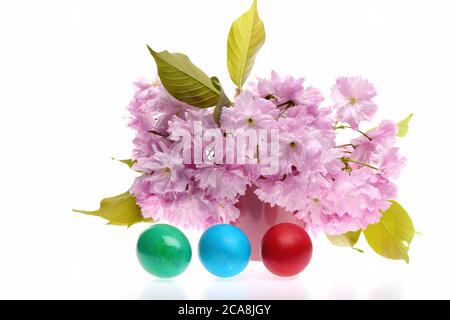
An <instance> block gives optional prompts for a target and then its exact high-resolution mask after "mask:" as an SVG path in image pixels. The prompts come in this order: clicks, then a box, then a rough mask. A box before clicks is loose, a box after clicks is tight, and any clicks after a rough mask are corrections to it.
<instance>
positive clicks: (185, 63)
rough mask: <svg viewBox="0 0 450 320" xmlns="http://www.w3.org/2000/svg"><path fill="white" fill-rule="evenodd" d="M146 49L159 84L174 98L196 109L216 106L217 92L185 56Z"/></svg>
mask: <svg viewBox="0 0 450 320" xmlns="http://www.w3.org/2000/svg"><path fill="white" fill-rule="evenodd" d="M147 48H148V50H149V51H150V53H151V54H152V56H153V58H154V59H155V62H156V65H157V67H158V75H159V79H160V80H161V83H162V84H163V86H164V88H165V89H166V90H167V91H168V92H169V93H170V94H171V95H172V96H173V97H174V98H176V99H178V100H180V101H182V102H185V103H187V104H189V105H191V106H195V107H198V108H209V107H212V106H215V105H216V104H217V101H218V100H219V95H220V92H219V90H217V88H216V87H215V86H214V84H213V83H212V81H211V79H210V78H209V77H208V76H207V75H206V74H205V73H204V72H203V71H202V70H200V69H199V68H197V67H196V66H195V65H194V64H193V63H192V62H191V60H190V59H189V58H188V57H187V56H186V55H184V54H181V53H170V52H168V51H162V52H156V51H154V50H152V48H150V47H149V46H147Z"/></svg>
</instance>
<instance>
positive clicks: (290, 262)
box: [261, 223, 312, 277]
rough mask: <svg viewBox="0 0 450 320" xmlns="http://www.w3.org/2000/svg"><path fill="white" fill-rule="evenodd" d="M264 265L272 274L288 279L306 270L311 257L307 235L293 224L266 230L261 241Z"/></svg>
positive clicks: (310, 245)
mask: <svg viewBox="0 0 450 320" xmlns="http://www.w3.org/2000/svg"><path fill="white" fill-rule="evenodd" d="M261 256H262V261H263V263H264V265H265V266H266V268H267V269H269V271H271V272H272V273H274V274H276V275H279V276H282V277H289V276H293V275H296V274H298V273H300V272H302V271H303V269H305V268H306V266H307V265H308V263H309V261H310V260H311V256H312V243H311V238H310V237H309V235H308V233H307V232H306V231H305V230H304V229H303V228H302V227H300V226H298V225H296V224H293V223H280V224H277V225H275V226H273V227H272V228H270V229H269V230H267V232H266V234H265V235H264V237H263V239H262V241H261Z"/></svg>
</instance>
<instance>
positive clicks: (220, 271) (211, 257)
mask: <svg viewBox="0 0 450 320" xmlns="http://www.w3.org/2000/svg"><path fill="white" fill-rule="evenodd" d="M198 253H199V256H200V261H201V262H202V264H203V266H204V267H205V268H206V269H207V270H208V271H209V272H211V273H212V274H214V275H216V276H218V277H221V278H228V277H232V276H235V275H237V274H239V273H240V272H241V271H242V270H244V269H245V267H246V266H247V264H248V262H249V261H250V253H251V249H250V241H249V240H248V238H247V236H246V235H245V234H244V233H243V232H242V231H241V229H239V228H237V227H235V226H232V225H229V224H217V225H214V226H212V227H210V228H209V229H208V230H206V231H205V232H204V233H203V235H202V237H201V238H200V242H199V244H198Z"/></svg>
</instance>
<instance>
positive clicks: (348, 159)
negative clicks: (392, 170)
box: [341, 157, 378, 170]
mask: <svg viewBox="0 0 450 320" xmlns="http://www.w3.org/2000/svg"><path fill="white" fill-rule="evenodd" d="M341 161H342V162H343V163H344V164H348V163H349V162H351V163H356V164H359V165H362V166H365V167H368V168H370V169H373V170H378V168H377V167H374V166H372V165H370V164H368V163H365V162H361V161H358V160H353V159H350V158H346V157H342V158H341Z"/></svg>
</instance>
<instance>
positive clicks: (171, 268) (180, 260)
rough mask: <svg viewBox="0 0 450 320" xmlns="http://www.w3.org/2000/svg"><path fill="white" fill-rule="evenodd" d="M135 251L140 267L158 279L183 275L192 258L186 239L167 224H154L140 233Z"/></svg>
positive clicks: (176, 229) (181, 233)
mask: <svg viewBox="0 0 450 320" xmlns="http://www.w3.org/2000/svg"><path fill="white" fill-rule="evenodd" d="M136 249H137V250H136V251H137V256H138V259H139V262H140V264H141V265H142V267H143V268H144V269H145V270H146V271H147V272H149V273H151V274H152V275H154V276H157V277H160V278H172V277H176V276H177V275H179V274H181V273H183V271H185V270H186V268H187V267H188V266H189V263H190V262H191V257H192V250H191V245H190V244H189V240H188V238H186V236H185V235H184V233H183V232H181V231H180V230H179V229H178V228H175V227H173V226H170V225H167V224H156V225H153V226H151V227H150V228H148V229H147V230H145V231H144V232H142V234H141V235H140V236H139V240H138V243H137V248H136Z"/></svg>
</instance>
